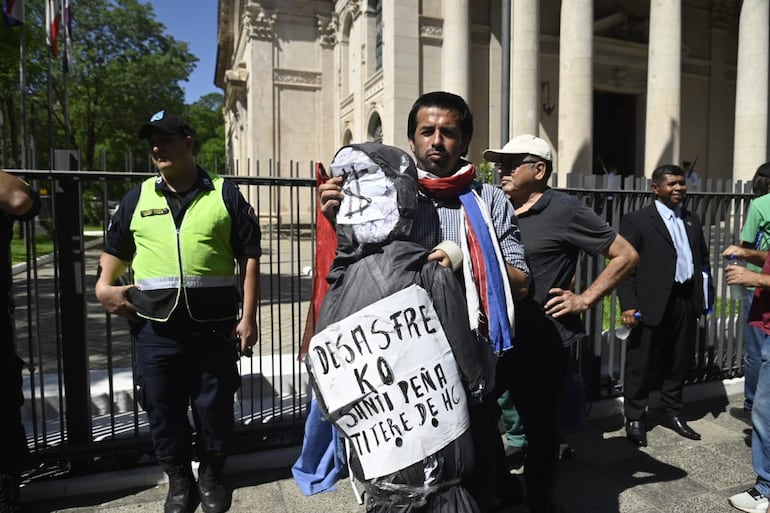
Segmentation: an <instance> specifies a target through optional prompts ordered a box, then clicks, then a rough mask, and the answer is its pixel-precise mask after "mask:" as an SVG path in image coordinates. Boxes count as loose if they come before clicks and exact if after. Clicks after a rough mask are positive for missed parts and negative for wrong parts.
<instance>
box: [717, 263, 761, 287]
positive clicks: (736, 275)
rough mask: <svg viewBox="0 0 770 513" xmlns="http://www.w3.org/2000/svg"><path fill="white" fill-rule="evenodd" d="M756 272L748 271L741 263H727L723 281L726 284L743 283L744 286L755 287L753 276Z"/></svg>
mask: <svg viewBox="0 0 770 513" xmlns="http://www.w3.org/2000/svg"><path fill="white" fill-rule="evenodd" d="M757 274H758V273H755V272H754V271H750V270H748V269H746V268H745V267H743V266H742V265H728V266H727V267H726V268H725V281H727V284H728V285H743V286H744V287H755V286H756V285H757V284H756V283H755V276H756V275H757Z"/></svg>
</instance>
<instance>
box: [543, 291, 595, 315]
mask: <svg viewBox="0 0 770 513" xmlns="http://www.w3.org/2000/svg"><path fill="white" fill-rule="evenodd" d="M548 295H550V296H552V297H551V299H549V300H548V301H546V303H545V313H547V314H548V315H550V316H551V317H555V318H558V317H561V316H562V315H567V314H579V313H583V312H585V311H586V310H588V307H589V305H588V303H586V301H585V299H583V296H581V295H580V294H575V293H574V292H572V291H571V290H565V289H559V288H554V289H551V290H549V291H548Z"/></svg>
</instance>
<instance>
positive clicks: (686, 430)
mask: <svg viewBox="0 0 770 513" xmlns="http://www.w3.org/2000/svg"><path fill="white" fill-rule="evenodd" d="M660 425H661V426H664V427H667V428H669V429H670V430H672V431H674V432H675V433H677V434H678V435H679V436H683V437H685V438H689V439H690V440H700V434H698V433H697V432H696V431H695V430H694V429H693V428H691V427H690V426H688V425H687V422H685V421H684V420H683V419H681V418H679V417H678V416H676V415H674V416H673V417H664V418H663V420H662V421H661V423H660Z"/></svg>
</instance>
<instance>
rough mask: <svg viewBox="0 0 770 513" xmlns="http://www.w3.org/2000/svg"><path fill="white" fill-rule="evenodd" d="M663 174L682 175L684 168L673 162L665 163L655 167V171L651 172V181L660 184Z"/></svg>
mask: <svg viewBox="0 0 770 513" xmlns="http://www.w3.org/2000/svg"><path fill="white" fill-rule="evenodd" d="M665 175H675V176H684V169H682V168H681V167H679V166H677V165H675V164H665V165H662V166H660V167H657V168H656V169H655V171H653V172H652V183H654V184H655V185H660V182H662V181H663V177H664V176H665Z"/></svg>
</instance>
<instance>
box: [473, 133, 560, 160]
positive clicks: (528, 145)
mask: <svg viewBox="0 0 770 513" xmlns="http://www.w3.org/2000/svg"><path fill="white" fill-rule="evenodd" d="M511 155H534V156H536V157H540V158H541V159H543V160H547V161H549V162H550V161H553V155H552V154H551V146H550V145H549V144H548V143H547V142H545V141H544V140H543V139H541V138H539V137H536V136H534V135H530V134H523V135H517V136H516V137H514V138H513V139H511V140H510V141H508V142H507V143H506V144H505V146H503V147H502V148H501V149H499V150H496V149H493V148H490V149H488V150H485V151H484V154H483V157H484V160H487V161H489V162H500V161H501V160H503V159H504V158H506V157H508V156H511Z"/></svg>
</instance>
